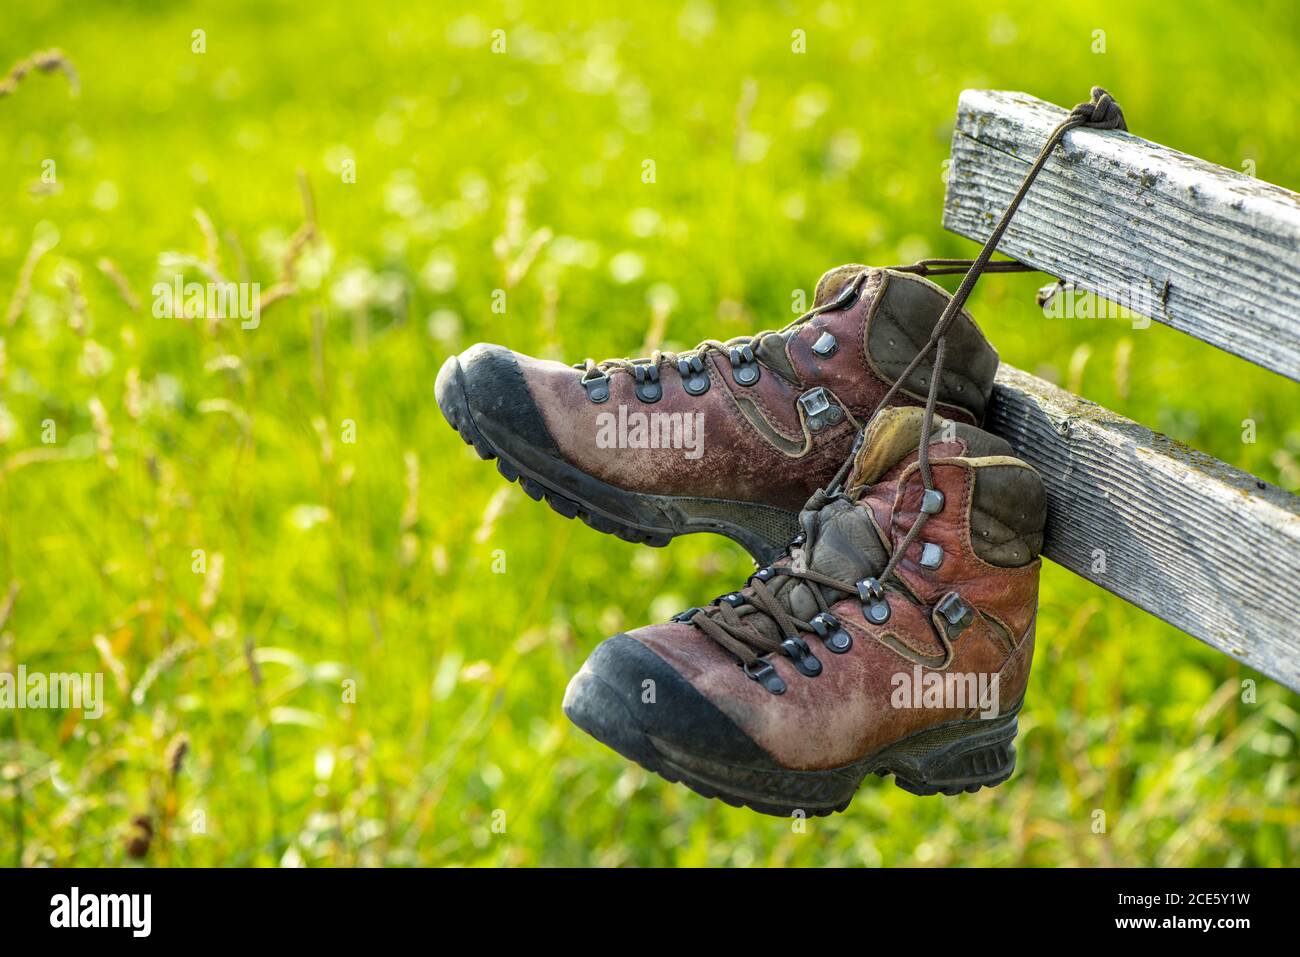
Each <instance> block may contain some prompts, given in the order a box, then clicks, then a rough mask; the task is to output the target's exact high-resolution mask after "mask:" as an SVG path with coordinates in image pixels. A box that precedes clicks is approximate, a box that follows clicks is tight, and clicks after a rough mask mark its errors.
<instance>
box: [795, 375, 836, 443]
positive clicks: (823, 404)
mask: <svg viewBox="0 0 1300 957" xmlns="http://www.w3.org/2000/svg"><path fill="white" fill-rule="evenodd" d="M799 405H800V406H801V407H802V408H803V412H804V420H805V421H806V422H807V423H808V429H809V431H811V432H820V431H821V430H822V429H824V428H826V427H827V426H828V425H838V424H839V423H840V422H842V421H843V420H844V412H843V411H842V410H841V409H840V407H839V406H838V405H833V404H832V403H831V400H830V395H829V393H827V391H826V390H825V389H824V388H823V387H822V386H816V387H814V388H812V389H809V390H808V391H807V392H805V393H804V394H803V395H801V396H799Z"/></svg>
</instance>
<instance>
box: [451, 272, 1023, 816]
mask: <svg viewBox="0 0 1300 957" xmlns="http://www.w3.org/2000/svg"><path fill="white" fill-rule="evenodd" d="M924 271H926V269H925V267H924V266H919V267H910V271H909V269H902V270H891V269H871V268H867V267H865V266H859V265H850V266H842V267H840V268H838V269H833V270H831V271H830V272H828V273H826V274H825V275H824V276H823V277H822V279H821V281H820V282H819V283H818V285H817V289H816V293H815V296H814V305H813V309H812V310H811V311H810V312H809V313H808V314H807V315H806V316H804V317H802V318H800V319H799V320H796V321H795V322H794V323H792V324H791V325H789V326H787V327H786V328H785V329H783V330H781V331H779V332H768V333H760V334H758V335H755V336H750V337H744V338H740V339H733V340H731V341H729V342H725V343H724V342H717V341H709V342H705V343H702V344H701V345H700V346H698V347H696V348H695V349H692V350H690V351H689V352H685V353H680V354H669V353H658V352H657V353H655V354H654V355H652V356H651V357H650V358H649V359H642V360H635V361H628V360H622V359H617V360H607V361H605V362H602V363H599V364H597V363H592V362H590V361H587V362H586V363H584V364H582V365H581V366H578V367H569V366H565V365H563V364H561V363H556V362H545V361H539V360H537V359H532V358H529V357H527V356H523V355H519V354H517V353H514V352H511V351H509V350H507V349H504V348H502V347H500V346H493V345H476V346H474V347H473V348H471V349H469V350H468V351H466V352H464V353H462V354H461V355H459V356H453V357H451V358H449V359H448V360H447V362H446V364H445V365H444V366H443V368H442V370H441V371H440V373H439V375H438V381H437V397H438V403H439V406H440V408H441V409H442V411H443V414H444V415H445V416H446V418H447V420H448V421H449V422H450V423H451V424H452V426H453V427H455V429H456V430H457V431H458V432H459V433H460V435H461V437H462V438H463V439H464V440H465V441H466V442H468V443H470V444H471V445H473V446H474V448H475V450H476V451H477V452H478V454H479V455H480V456H482V457H483V458H485V459H491V458H495V459H497V462H498V468H499V469H500V471H501V473H502V474H503V475H505V476H506V477H507V478H509V479H511V480H518V481H519V482H520V483H521V484H522V485H523V487H524V490H525V491H526V492H527V493H528V494H529V495H530V496H532V497H533V498H535V499H541V498H543V497H544V498H545V499H546V500H547V501H548V502H549V503H550V505H551V507H552V508H554V509H555V510H556V511H558V512H560V513H561V514H563V515H565V516H568V517H570V518H572V517H575V516H581V517H582V518H583V520H584V521H586V522H587V523H588V524H589V525H591V526H592V527H593V528H596V529H598V530H601V531H605V532H610V533H613V534H615V535H618V536H619V537H621V538H624V539H628V540H630V541H634V542H644V543H647V544H652V545H663V544H666V543H667V542H668V541H669V540H670V539H671V538H673V537H674V536H676V535H680V534H683V533H687V532H694V531H713V532H719V533H721V534H723V535H727V536H729V537H731V538H733V539H735V540H736V541H737V542H739V543H741V544H742V545H743V546H744V547H745V548H746V549H748V550H749V551H750V552H751V553H752V554H753V555H754V556H755V558H756V559H757V561H758V563H759V564H760V565H761V566H762V567H761V568H759V569H758V570H757V571H756V572H755V573H754V574H753V575H752V576H751V577H750V578H749V581H748V582H747V583H746V584H745V585H744V586H743V587H742V588H740V589H739V590H737V591H734V592H731V593H729V594H726V595H722V596H721V597H719V598H716V599H714V600H713V601H712V602H710V603H708V604H707V605H704V606H702V607H697V608H691V609H689V610H688V611H684V612H682V613H681V614H679V615H677V616H675V617H674V618H673V619H672V621H670V622H666V623H662V624H655V625H649V626H647V627H643V628H638V629H636V630H634V631H631V632H629V633H627V634H620V635H616V636H614V637H612V638H609V639H608V640H606V641H604V642H603V643H602V644H600V645H599V646H598V647H597V648H596V649H595V651H594V652H593V653H592V655H591V657H590V658H588V660H587V662H586V663H585V664H584V665H583V667H582V670H581V671H579V673H578V674H577V675H576V676H575V677H574V678H573V680H572V682H571V683H570V685H569V688H568V691H567V693H566V695H565V698H564V710H565V713H566V714H567V715H568V716H569V717H570V718H571V719H572V720H573V721H574V722H575V723H576V724H577V725H578V726H579V727H580V728H582V729H583V730H584V731H586V732H588V733H589V734H591V735H592V736H593V737H595V738H597V739H598V740H600V741H602V742H604V743H605V744H607V745H608V746H610V747H611V748H613V749H614V750H616V751H618V752H619V753H620V754H622V755H624V756H625V757H627V758H630V759H632V760H634V761H636V762H638V763H639V764H641V765H643V766H644V767H646V768H648V769H649V770H651V771H655V772H657V773H658V774H660V775H662V776H663V777H665V778H667V779H668V780H670V781H681V782H682V783H685V784H686V785H688V786H689V787H691V788H693V789H694V790H696V791H698V792H699V793H701V794H703V795H705V796H709V797H719V798H721V799H723V800H725V801H727V802H729V803H732V804H744V805H748V806H749V807H751V808H753V809H755V810H758V811H762V812H765V813H770V814H779V815H790V814H792V813H794V812H800V811H801V812H803V813H804V814H807V815H818V814H828V813H830V812H832V811H838V810H842V809H843V808H845V807H846V806H847V805H848V803H849V801H850V800H851V798H852V796H853V794H854V792H855V790H856V789H857V787H858V785H859V783H860V782H861V781H862V780H863V778H864V777H865V776H866V775H867V774H869V773H871V772H875V773H877V774H881V775H885V774H891V773H892V774H893V775H894V776H895V780H896V782H897V783H898V784H899V785H900V786H902V787H904V788H906V789H908V790H910V791H913V792H915V793H918V794H934V793H939V792H942V793H945V794H954V793H958V792H961V791H974V790H977V789H978V788H979V787H981V786H984V785H995V784H998V783H1000V782H1001V781H1004V780H1005V779H1006V778H1007V777H1009V776H1010V774H1011V772H1012V769H1013V767H1014V764H1015V749H1014V746H1013V744H1012V740H1013V738H1014V737H1015V734H1016V716H1017V713H1018V712H1019V709H1020V702H1021V698H1022V696H1023V694H1024V689H1025V684H1026V681H1027V679H1028V675H1029V666H1030V659H1031V657H1032V655H1033V645H1034V619H1035V612H1036V608H1037V592H1038V573H1039V565H1040V562H1039V558H1038V553H1039V549H1040V547H1041V544H1042V533H1043V525H1044V520H1045V497H1044V491H1043V485H1042V481H1041V480H1040V478H1039V476H1038V473H1037V472H1035V471H1034V470H1033V468H1031V467H1030V466H1028V465H1026V464H1025V463H1024V462H1022V461H1020V460H1018V459H1016V458H1015V457H1014V456H1013V455H1012V454H1011V448H1010V446H1009V445H1008V444H1007V443H1006V442H1005V441H1004V440H1003V439H1000V438H998V437H997V436H994V435H991V434H989V433H987V432H985V431H983V430H982V429H980V428H979V424H980V423H981V422H982V421H983V418H984V413H985V409H986V407H987V405H988V402H989V399H990V395H991V392H992V388H993V377H994V373H995V372H996V370H997V365H998V357H997V353H996V352H995V351H994V349H993V347H992V346H991V345H989V343H988V342H987V340H986V339H985V338H984V336H983V335H982V334H981V332H980V330H979V328H978V327H977V326H976V325H975V323H974V321H973V320H972V319H971V318H970V316H969V314H967V313H966V312H965V311H963V310H949V307H950V306H951V305H952V300H951V298H950V297H949V295H948V293H946V292H945V291H944V290H943V289H942V288H940V287H939V286H937V285H935V284H934V283H932V282H930V281H929V280H928V279H926V278H924V277H923V276H921V275H917V272H924ZM946 312H951V314H950V315H947V316H946V315H945V313H946ZM945 320H946V324H945V325H944V327H943V329H942V330H941V331H942V334H941V335H940V336H939V337H937V338H938V339H939V340H941V341H942V345H941V346H940V347H939V351H940V352H941V355H936V356H935V357H934V358H933V360H932V361H930V362H928V363H927V362H925V361H921V362H917V361H915V360H916V359H917V358H918V356H920V354H921V353H922V351H923V346H924V345H925V344H926V343H927V342H929V341H930V340H931V338H932V337H934V336H935V333H936V331H937V330H940V326H941V323H945ZM936 366H938V367H939V370H940V371H939V376H938V379H937V380H936V379H935V378H934V376H935V368H936ZM927 405H928V406H929V407H928V409H927ZM873 412H875V413H876V414H874V416H873ZM637 413H641V414H642V416H643V417H642V418H641V419H637V418H636V417H635V416H636V414H637ZM650 413H658V417H655V418H651V417H650V415H649V414H650ZM628 422H632V423H633V425H632V426H628V425H627V423H628ZM619 423H623V425H621V426H620V425H619ZM638 423H640V424H641V425H642V435H641V436H640V440H639V441H622V442H614V441H612V439H613V438H614V436H613V434H612V432H611V430H613V432H617V431H618V430H619V429H620V428H621V429H624V430H626V429H628V428H634V427H636V424H638ZM645 423H649V424H645ZM656 423H660V424H663V423H667V425H666V426H663V427H657V426H656ZM683 423H685V425H684V426H683ZM683 427H684V428H685V430H686V431H687V432H690V433H692V434H689V435H688V436H687V439H688V440H689V448H685V447H684V446H683V443H682V442H680V441H674V439H675V438H676V437H677V433H676V432H675V431H674V428H677V429H681V428H683ZM656 428H658V431H656ZM602 429H604V430H605V432H606V441H604V442H601V441H599V437H600V435H601V433H602ZM656 438H658V439H661V440H662V441H653V439H656Z"/></svg>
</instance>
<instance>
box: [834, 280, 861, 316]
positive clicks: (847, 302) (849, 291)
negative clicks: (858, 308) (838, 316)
mask: <svg viewBox="0 0 1300 957" xmlns="http://www.w3.org/2000/svg"><path fill="white" fill-rule="evenodd" d="M857 301H858V281H857V280H856V279H855V280H853V281H852V282H849V283H846V284H845V286H844V288H843V289H841V290H840V291H839V295H837V296H836V297H835V308H836V309H837V310H838V309H847V308H849V306H851V305H853V304H854V303H855V302H857Z"/></svg>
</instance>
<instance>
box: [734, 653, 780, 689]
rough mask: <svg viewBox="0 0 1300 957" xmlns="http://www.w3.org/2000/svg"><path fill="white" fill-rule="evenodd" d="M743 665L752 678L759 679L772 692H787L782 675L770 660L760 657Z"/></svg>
mask: <svg viewBox="0 0 1300 957" xmlns="http://www.w3.org/2000/svg"><path fill="white" fill-rule="evenodd" d="M743 667H744V669H745V674H746V675H748V676H749V677H750V679H752V680H753V681H757V682H758V683H759V684H761V685H762V686H763V687H764V688H765V689H767V690H768V691H770V692H771V693H772V694H785V682H784V681H782V680H781V676H780V675H779V674H777V673H776V669H775V668H773V667H772V663H771V662H770V661H763V660H762V659H761V658H760V659H759V660H758V661H753V662H750V663H748V664H746V665H744V666H743Z"/></svg>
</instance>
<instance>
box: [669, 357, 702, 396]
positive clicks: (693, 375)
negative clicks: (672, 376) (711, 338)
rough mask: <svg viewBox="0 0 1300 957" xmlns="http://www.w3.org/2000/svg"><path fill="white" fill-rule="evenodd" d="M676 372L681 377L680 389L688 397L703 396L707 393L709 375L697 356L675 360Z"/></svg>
mask: <svg viewBox="0 0 1300 957" xmlns="http://www.w3.org/2000/svg"><path fill="white" fill-rule="evenodd" d="M677 371H678V372H679V373H680V374H681V377H682V388H683V389H685V390H686V392H687V394H689V395H704V393H706V392H708V391H709V374H708V372H706V371H705V370H704V361H703V360H702V359H701V358H700V357H699V356H691V357H690V358H689V359H684V358H683V359H678V360H677Z"/></svg>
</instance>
